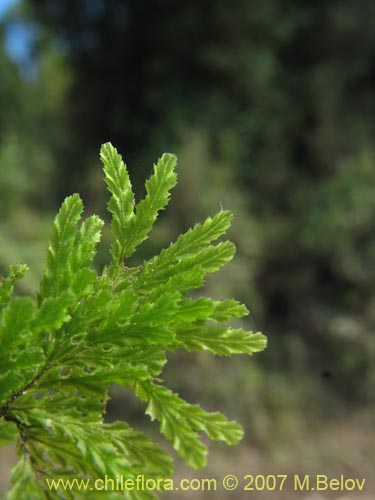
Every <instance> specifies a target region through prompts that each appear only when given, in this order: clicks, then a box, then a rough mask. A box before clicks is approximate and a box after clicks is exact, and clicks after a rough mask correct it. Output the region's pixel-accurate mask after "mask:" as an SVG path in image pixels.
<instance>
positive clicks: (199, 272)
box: [0, 144, 266, 500]
mask: <svg viewBox="0 0 375 500" xmlns="http://www.w3.org/2000/svg"><path fill="white" fill-rule="evenodd" d="M101 159H102V161H103V163H104V172H105V180H106V183H107V186H108V190H109V192H110V194H111V197H110V201H109V203H108V209H109V211H110V213H111V214H112V226H111V227H112V233H113V236H114V241H113V244H112V247H111V254H112V260H111V263H110V264H109V265H108V266H106V267H105V268H104V270H103V272H102V274H101V275H99V276H98V275H97V273H96V271H95V270H94V269H93V267H92V263H93V259H94V256H95V250H96V244H97V243H98V241H99V240H100V232H101V229H102V226H103V221H102V220H101V219H100V218H99V217H97V216H95V215H93V216H91V217H89V218H87V219H86V220H85V221H84V222H83V223H82V224H81V226H80V227H77V224H78V223H79V221H80V218H81V213H82V210H83V205H82V201H81V199H80V197H79V196H78V195H73V196H70V197H68V198H67V199H66V200H65V201H64V203H63V205H62V207H61V210H60V212H59V213H58V215H57V217H56V219H55V222H54V225H53V230H52V234H51V239H50V244H49V248H48V252H47V259H46V266H45V270H44V274H43V278H42V281H41V285H40V290H39V293H38V296H37V300H33V299H32V298H26V297H16V298H12V291H13V285H14V283H15V282H16V281H17V280H19V279H20V278H22V277H23V275H24V274H25V272H26V271H27V267H26V266H23V265H15V266H13V267H12V268H11V270H10V273H9V276H8V277H7V278H5V279H4V280H2V281H1V283H0V442H1V443H5V442H9V441H12V440H13V439H17V441H18V455H19V461H18V463H17V465H16V466H15V468H14V470H13V487H12V490H11V492H10V494H9V498H10V499H11V500H12V499H17V500H22V499H25V500H29V499H30V498H33V499H38V498H46V497H47V498H61V495H65V497H66V498H81V497H83V498H87V493H86V492H85V491H78V490H75V491H65V492H63V491H59V492H57V491H50V490H49V489H48V488H47V482H46V479H51V478H54V479H59V478H61V479H68V478H89V479H96V478H103V477H105V476H106V475H107V476H109V477H112V478H115V477H116V475H120V474H121V475H126V477H128V478H135V477H136V476H137V475H139V474H143V475H145V476H148V477H160V478H161V477H168V476H170V474H171V473H172V471H173V469H172V465H171V463H172V461H171V458H170V457H169V456H168V455H167V454H166V453H165V452H163V451H162V450H161V449H160V448H159V447H158V446H157V445H156V444H155V443H153V442H152V441H150V440H149V439H148V438H147V437H146V436H144V435H142V434H141V433H139V432H137V431H135V430H134V429H132V428H130V427H129V426H128V425H127V424H126V423H125V422H115V423H111V424H107V423H104V422H103V416H104V415H105V412H106V402H107V400H108V388H109V384H110V383H112V382H116V383H118V384H121V385H123V386H126V387H131V388H132V389H133V390H134V392H135V394H136V396H137V397H138V398H139V399H140V400H141V401H143V402H145V403H146V404H147V408H146V413H147V414H148V415H149V416H150V417H151V419H156V420H158V421H159V422H160V430H161V432H162V434H164V436H165V437H166V438H167V439H169V440H170V441H171V442H172V444H173V447H174V449H175V450H176V451H177V452H178V453H179V454H180V455H181V457H183V458H184V459H185V460H186V461H187V462H188V463H189V464H190V465H191V466H193V467H196V468H198V467H202V466H204V465H205V463H206V448H205V446H204V445H203V444H202V442H201V440H200V433H201V432H204V433H206V434H207V435H208V437H209V438H210V439H213V440H221V441H225V442H226V443H228V444H230V445H232V444H235V443H237V442H238V441H239V439H240V438H241V436H242V429H241V427H240V426H239V424H237V423H236V422H233V421H228V420H227V419H226V418H225V417H224V416H223V415H222V414H221V413H218V412H213V413H208V412H206V411H204V410H203V409H202V408H201V407H200V406H198V405H191V404H188V403H187V402H185V401H184V400H183V399H181V398H180V397H179V396H178V395H177V394H175V393H173V392H172V391H170V390H169V389H168V388H166V387H165V386H164V385H163V384H162V381H161V380H160V378H159V376H160V373H161V371H162V368H163V366H164V364H165V363H166V360H167V358H166V355H167V353H168V352H174V351H176V350H177V349H179V348H183V349H185V350H187V351H201V350H208V351H210V352H212V353H213V354H217V355H223V356H229V355H231V354H240V353H246V354H252V353H253V352H257V351H260V350H262V349H263V348H264V347H265V343H266V341H265V337H264V336H263V335H262V334H261V333H252V332H248V331H244V330H243V329H240V328H237V329H233V328H231V327H228V326H225V325H224V326H214V325H213V323H225V322H226V321H227V320H229V319H230V318H239V317H243V316H245V315H247V313H248V311H247V309H246V307H245V306H243V305H242V304H240V303H239V302H237V301H235V300H233V299H227V300H222V301H214V300H211V299H209V298H205V297H201V298H199V299H195V300H193V299H191V298H189V297H188V296H187V294H188V292H189V291H190V290H192V289H196V288H199V287H201V286H202V285H203V283H204V278H205V276H206V275H207V274H209V273H212V272H214V271H217V270H218V269H219V268H220V267H221V266H223V265H224V264H226V263H227V262H228V261H229V260H231V258H232V257H233V255H234V251H235V248H234V245H233V244H232V243H231V242H229V241H222V242H219V243H216V244H212V242H214V241H215V240H217V239H218V238H219V237H220V236H221V235H222V234H224V233H225V232H226V230H227V229H228V227H229V225H230V221H231V219H232V214H231V213H230V212H228V211H224V210H221V211H220V212H219V213H217V214H216V215H215V216H214V217H213V218H208V219H206V221H205V222H204V223H203V224H197V225H195V226H194V227H193V228H192V229H190V230H189V231H187V232H186V233H184V234H182V235H181V236H179V237H178V239H177V240H176V241H175V242H174V243H171V244H170V246H169V247H168V248H166V249H164V250H162V251H161V252H160V254H159V255H156V256H154V257H152V258H151V259H149V260H147V261H145V262H144V263H143V265H142V266H139V267H136V268H128V267H126V266H125V265H124V259H126V258H128V257H130V256H131V255H132V254H133V253H134V251H135V249H136V248H137V246H138V245H139V244H141V243H142V242H143V241H144V240H145V239H146V238H147V237H148V234H149V232H150V230H151V228H152V226H153V224H154V222H155V221H156V218H157V215H158V212H159V211H160V210H162V209H164V207H165V206H166V204H167V203H168V200H169V192H170V190H171V189H172V188H173V187H174V185H175V184H176V174H175V172H174V168H175V164H176V158H175V156H173V155H170V154H165V155H163V156H162V157H161V159H160V160H159V161H158V163H157V164H156V165H155V168H154V173H153V175H152V176H151V177H150V179H149V180H148V181H147V183H146V196H145V198H144V199H143V200H142V201H140V202H139V203H138V204H137V206H136V207H135V202H134V195H133V192H132V187H131V183H130V180H129V176H128V173H127V169H126V167H125V165H124V163H123V162H122V159H121V156H120V155H119V154H118V153H117V151H116V149H115V148H113V147H112V146H111V145H110V144H105V145H104V146H103V147H102V150H101ZM207 321H210V323H209V324H207ZM88 494H89V498H95V495H96V494H95V492H93V491H89V492H88ZM119 494H121V495H125V497H126V498H137V499H140V498H150V497H152V495H150V494H149V492H141V491H135V492H131V491H129V492H125V493H124V492H119ZM101 495H103V492H101ZM108 495H109V496H108V497H110V498H112V497H113V495H114V492H108Z"/></svg>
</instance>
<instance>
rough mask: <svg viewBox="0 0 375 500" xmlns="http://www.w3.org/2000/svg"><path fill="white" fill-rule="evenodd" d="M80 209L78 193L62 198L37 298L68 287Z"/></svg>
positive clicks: (56, 293)
mask: <svg viewBox="0 0 375 500" xmlns="http://www.w3.org/2000/svg"><path fill="white" fill-rule="evenodd" d="M82 210H83V204H82V200H81V198H80V197H79V195H78V194H73V195H72V196H69V197H68V198H66V200H65V201H64V203H63V204H62V206H61V209H60V211H59V213H58V214H57V216H56V218H55V221H54V223H53V228H52V233H51V237H50V242H49V247H48V251H47V260H46V267H45V271H44V275H43V279H42V282H41V287H40V298H41V299H44V298H46V297H50V296H55V295H58V294H59V293H61V292H63V291H64V290H67V289H69V287H70V285H71V282H72V279H73V276H74V272H73V270H72V268H71V265H72V261H73V256H74V250H75V248H74V243H75V240H76V237H77V223H78V221H79V220H80V218H81V213H82Z"/></svg>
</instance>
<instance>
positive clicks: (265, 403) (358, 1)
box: [0, 0, 375, 448]
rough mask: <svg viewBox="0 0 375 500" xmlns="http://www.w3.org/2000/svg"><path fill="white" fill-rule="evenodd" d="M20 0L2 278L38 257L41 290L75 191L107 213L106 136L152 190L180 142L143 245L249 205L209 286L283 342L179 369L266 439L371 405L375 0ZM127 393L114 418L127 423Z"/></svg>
mask: <svg viewBox="0 0 375 500" xmlns="http://www.w3.org/2000/svg"><path fill="white" fill-rule="evenodd" d="M6 3H10V4H11V6H10V8H9V9H8V10H7V11H6V12H4V13H2V16H1V25H0V40H1V44H0V75H1V76H0V110H1V112H0V203H1V211H0V270H1V272H5V271H6V268H7V266H8V265H9V263H10V262H13V261H15V260H17V261H24V262H27V263H28V264H29V265H30V266H31V268H32V272H30V273H29V276H28V279H27V280H26V281H25V283H24V284H23V289H21V290H20V292H21V293H25V292H30V291H33V292H35V289H36V287H37V280H38V277H39V275H40V270H41V266H42V263H43V255H44V250H45V242H46V237H47V234H48V230H49V226H50V223H51V219H52V214H53V213H54V212H55V210H56V209H57V207H58V206H59V204H60V203H61V201H62V199H63V198H64V196H65V195H67V194H70V193H71V192H72V191H79V192H80V193H82V194H83V197H84V200H85V204H86V207H87V210H88V212H92V211H96V212H98V211H99V212H100V213H101V214H102V215H103V216H104V214H105V213H104V211H103V206H104V203H105V199H106V194H105V192H104V188H103V183H102V180H101V177H102V175H101V171H100V167H99V162H98V149H99V145H100V144H101V143H103V142H105V141H107V140H110V141H111V142H113V144H115V145H116V146H117V147H118V148H119V149H120V151H121V152H123V154H124V158H125V159H126V161H127V163H128V167H129V170H130V173H131V175H132V177H133V179H134V184H135V190H136V195H137V196H138V197H140V196H142V193H143V183H144V180H145V178H146V177H147V176H148V175H149V173H150V172H151V167H152V162H153V161H154V160H155V159H156V158H157V157H158V156H159V155H160V154H161V153H162V152H164V151H166V150H168V151H173V152H176V153H177V154H178V157H179V178H180V181H179V185H178V187H177V192H176V193H175V195H174V198H173V199H172V202H171V207H170V209H169V211H167V212H166V213H165V214H163V215H162V217H161V218H160V221H159V227H158V229H157V230H156V231H155V233H154V236H153V238H152V239H151V240H149V241H148V242H147V243H146V244H145V245H144V246H143V247H142V249H141V254H142V255H141V257H145V256H150V255H152V254H153V253H154V252H156V251H158V250H159V249H160V248H161V247H162V246H164V245H166V244H168V243H169V241H171V240H172V239H173V238H175V237H176V235H177V234H179V233H180V232H181V231H183V230H186V229H187V228H188V227H189V226H190V225H192V224H193V223H194V222H195V221H197V220H202V219H203V218H204V217H205V216H206V215H207V214H211V215H212V214H213V213H215V212H216V211H217V210H219V209H220V207H221V206H223V207H224V208H226V209H230V210H233V211H234V213H235V221H234V224H233V228H232V230H231V233H230V238H231V239H232V240H233V241H234V242H235V243H236V245H237V249H238V253H237V256H236V258H235V260H234V261H233V263H231V264H230V265H229V266H228V267H227V268H226V269H224V270H223V271H222V272H221V273H220V274H219V275H218V276H217V277H213V278H212V279H210V280H209V281H208V282H207V285H206V290H205V291H204V292H205V293H210V294H211V295H213V296H214V297H218V298H219V297H224V296H228V295H229V296H231V295H233V296H236V297H237V298H238V299H240V300H242V301H244V302H245V303H246V304H247V305H248V306H249V308H250V310H251V312H252V319H251V323H249V324H248V325H246V326H248V327H251V328H256V329H261V330H263V331H264V332H266V333H267V335H268V337H269V347H268V349H267V350H266V351H265V352H264V353H263V354H261V355H258V356H256V357H255V358H254V359H253V360H250V361H249V360H248V359H242V358H239V359H234V360H213V359H212V358H209V357H207V356H205V355H204V354H201V355H197V356H195V357H194V356H191V355H190V356H188V357H186V356H185V355H183V354H180V353H179V354H178V355H177V356H175V357H174V358H173V359H171V363H170V366H169V368H168V369H167V370H166V373H165V377H166V378H167V379H168V380H169V381H170V383H171V384H172V385H173V387H174V388H175V389H176V390H178V391H180V392H182V393H183V394H184V395H185V396H186V397H187V398H188V399H199V400H200V401H201V402H202V403H203V404H204V405H205V406H208V407H213V408H214V407H215V408H217V407H218V408H221V409H222V410H224V411H227V413H228V412H229V414H232V416H235V417H237V418H239V419H240V420H242V422H243V423H244V424H245V426H246V428H247V429H249V432H248V434H247V435H248V436H249V440H250V442H251V443H252V444H254V443H257V444H258V445H259V446H262V447H264V448H268V447H272V446H274V442H275V440H277V439H281V440H282V439H288V438H290V436H292V435H298V433H300V434H301V435H302V434H303V432H304V429H305V428H306V426H307V427H308V426H309V425H311V423H312V422H316V419H318V421H319V422H325V421H326V420H327V419H328V420H329V419H332V418H338V416H339V415H340V418H346V417H347V416H348V415H349V414H350V412H351V411H354V409H356V408H360V407H368V405H369V404H370V399H371V398H370V383H371V377H372V376H373V371H372V370H373V364H374V363H373V361H374V342H373V337H372V335H373V330H372V328H373V325H374V295H373V278H374V267H375V265H374V264H375V263H374V231H373V228H372V227H371V223H372V224H374V220H375V219H374V215H375V196H374V184H375V169H374V145H373V113H374V94H373V86H372V77H373V66H374V53H375V50H374V49H375V46H374V30H373V27H372V26H371V23H372V22H373V19H374V18H375V8H374V5H375V4H374V3H373V2H371V1H370V0H344V1H343V0H332V1H330V2H316V1H312V0H306V1H304V2H301V1H297V0H267V1H264V2H256V1H253V0H251V1H249V0H235V1H229V0H215V1H214V0H206V1H204V2H202V1H201V0H199V1H198V0H189V1H188V2H181V1H178V0H148V1H145V0H123V1H121V0H92V1H87V0H24V1H19V2H17V1H15V0H14V1H8V2H6ZM108 238H109V235H108V234H107V233H106V234H105V235H104V242H107V241H108ZM107 258H108V257H107V255H106V254H105V253H104V252H101V253H100V254H99V256H98V265H99V266H100V265H102V264H103V263H105V262H106V259H107ZM138 258H140V257H138ZM181 363H183V364H184V368H183V369H182V370H181ZM203 380H204V381H206V382H205V383H204V384H203V385H202V381H203ZM117 393H118V389H116V388H114V392H113V395H114V399H113V401H112V404H111V406H110V409H111V412H113V414H115V415H117V414H120V413H121V412H122V415H124V414H125V415H127V414H128V413H129V411H130V410H129V408H124V403H123V402H121V401H123V400H120V399H119V398H118V396H117ZM122 397H123V396H122ZM132 411H133V414H134V418H138V413H137V410H136V407H134V410H132ZM319 419H321V420H319ZM250 429H251V431H250Z"/></svg>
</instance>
